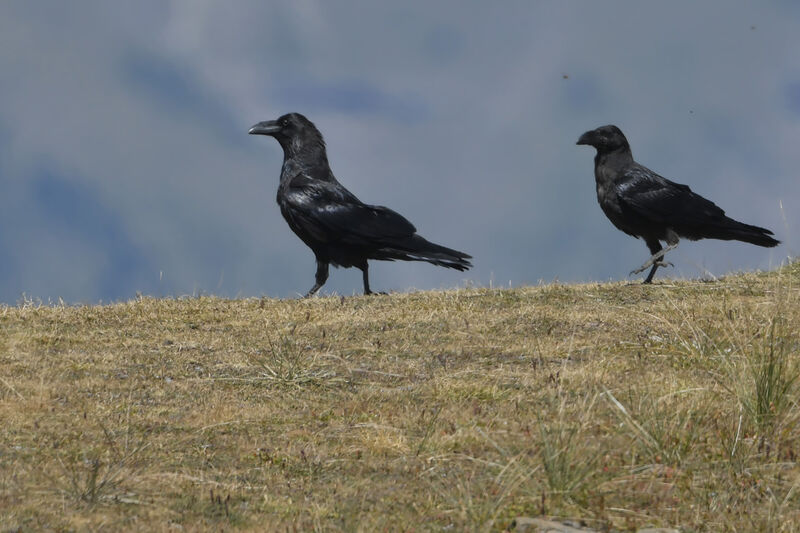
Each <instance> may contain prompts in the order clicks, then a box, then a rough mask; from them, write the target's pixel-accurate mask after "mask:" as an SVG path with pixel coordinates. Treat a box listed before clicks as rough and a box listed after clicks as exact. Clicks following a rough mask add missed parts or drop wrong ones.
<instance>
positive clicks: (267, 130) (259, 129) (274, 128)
mask: <svg viewBox="0 0 800 533" xmlns="http://www.w3.org/2000/svg"><path fill="white" fill-rule="evenodd" d="M279 131H281V127H280V125H278V121H277V120H266V121H264V122H259V123H258V124H256V125H255V126H253V127H252V128H250V131H248V132H247V133H249V134H250V135H275V134H276V133H278V132H279Z"/></svg>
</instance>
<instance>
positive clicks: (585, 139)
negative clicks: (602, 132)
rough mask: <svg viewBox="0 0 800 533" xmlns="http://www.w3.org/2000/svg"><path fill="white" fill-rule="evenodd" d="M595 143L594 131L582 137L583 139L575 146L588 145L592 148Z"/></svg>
mask: <svg viewBox="0 0 800 533" xmlns="http://www.w3.org/2000/svg"><path fill="white" fill-rule="evenodd" d="M593 141H594V130H592V131H587V132H586V133H584V134H583V135H581V138H580V139H578V142H576V143H575V144H588V145H590V146H591V144H592V142H593Z"/></svg>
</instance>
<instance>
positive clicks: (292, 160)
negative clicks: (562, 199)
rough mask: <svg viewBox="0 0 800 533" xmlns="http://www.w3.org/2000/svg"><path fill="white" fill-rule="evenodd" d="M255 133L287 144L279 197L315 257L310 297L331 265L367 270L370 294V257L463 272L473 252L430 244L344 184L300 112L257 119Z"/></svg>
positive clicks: (407, 224)
mask: <svg viewBox="0 0 800 533" xmlns="http://www.w3.org/2000/svg"><path fill="white" fill-rule="evenodd" d="M250 133H251V134H257V135H270V136H272V137H275V139H276V140H277V141H278V142H279V143H280V145H281V147H282V148H283V167H282V168H281V177H280V185H279V186H278V195H277V201H278V205H279V206H280V209H281V214H282V215H283V217H284V218H285V219H286V222H287V223H288V224H289V227H290V228H291V229H292V231H294V232H295V233H296V234H297V236H298V237H300V239H302V241H303V242H304V243H306V245H308V247H309V248H311V250H312V251H313V252H314V256H315V257H316V260H317V272H316V276H315V283H314V286H313V287H312V288H311V290H309V291H308V293H307V294H306V296H307V297H308V296H311V295H313V294H314V293H316V292H317V290H319V288H320V287H321V286H322V285H323V284H324V283H325V281H326V280H327V279H328V265H334V266H339V267H356V268H359V269H361V271H362V272H363V282H364V294H370V293H371V290H370V288H369V274H368V270H369V266H368V264H367V261H368V260H370V259H378V260H383V261H394V260H403V261H427V262H428V263H433V264H434V265H438V266H443V267H447V268H454V269H456V270H460V271H464V270H467V269H468V268H470V267H471V266H472V264H471V263H470V262H469V259H471V256H469V255H467V254H465V253H462V252H459V251H457V250H452V249H450V248H445V247H444V246H439V245H438V244H434V243H431V242H429V241H427V240H425V239H424V238H422V237H420V236H419V235H417V233H416V228H415V227H414V225H413V224H411V222H409V221H408V220H406V219H405V218H404V217H403V216H401V215H400V214H398V213H396V212H395V211H392V210H391V209H389V208H387V207H383V206H376V205H368V204H365V203H363V202H361V201H360V200H359V199H358V198H356V196H355V195H353V194H352V193H351V192H350V191H348V190H347V189H346V188H345V187H344V186H342V185H341V184H340V183H339V182H338V181H337V180H336V178H335V177H334V175H333V172H331V169H330V166H329V165H328V157H327V154H326V151H325V142H324V141H323V139H322V134H321V133H320V132H319V130H317V128H316V127H315V126H314V124H313V123H311V121H309V120H308V119H307V118H306V117H304V116H303V115H301V114H299V113H290V114H288V115H284V116H282V117H280V118H279V119H278V120H271V121H266V122H259V123H258V124H256V125H255V126H253V127H252V128H251V129H250Z"/></svg>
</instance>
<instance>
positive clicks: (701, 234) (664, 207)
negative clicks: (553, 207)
mask: <svg viewBox="0 0 800 533" xmlns="http://www.w3.org/2000/svg"><path fill="white" fill-rule="evenodd" d="M577 144H588V145H589V146H594V147H595V148H596V149H597V155H596V156H595V158H594V178H595V181H596V183H597V201H598V202H599V203H600V207H601V208H602V209H603V212H604V213H605V214H606V216H607V217H608V218H609V220H611V222H612V223H613V224H614V225H615V226H616V227H617V228H618V229H620V230H622V231H624V232H625V233H627V234H628V235H633V236H634V237H637V238H638V237H641V238H642V239H644V242H645V243H646V244H647V247H648V248H649V249H650V253H651V254H653V255H652V257H650V259H648V260H647V261H646V262H645V264H643V265H642V266H641V267H639V268H637V269H636V270H634V271H633V272H631V274H638V273H640V272H643V271H644V270H645V269H647V267H649V266H651V265H652V267H653V268H652V269H650V273H649V274H648V275H647V278H646V279H645V280H644V282H645V283H650V282H651V281H652V280H653V275H654V274H655V273H656V269H657V268H658V267H660V266H667V265H672V264H671V263H668V262H665V261H664V260H663V257H664V254H665V253H667V252H668V251H670V250H672V249H674V248H675V247H677V246H678V240H679V238H680V237H684V238H686V239H689V240H691V241H696V240H699V239H722V240H725V241H731V240H736V241H743V242H749V243H751V244H756V245H758V246H765V247H772V246H777V245H778V244H780V241H777V240H775V239H773V238H772V237H770V235H772V232H771V231H770V230H768V229H766V228H760V227H758V226H751V225H749V224H743V223H742V222H738V221H736V220H733V219H732V218H729V217H727V216H725V211H723V210H722V209H720V208H719V207H717V206H716V205H715V204H714V202H712V201H710V200H707V199H705V198H703V197H702V196H700V195H699V194H696V193H694V192H692V190H691V189H690V188H689V187H688V186H687V185H681V184H680V183H675V182H672V181H670V180H668V179H666V178H663V177H661V176H659V175H658V174H656V173H655V172H653V171H652V170H650V169H649V168H647V167H644V166H642V165H640V164H639V163H637V162H636V161H634V160H633V154H631V147H630V145H629V144H628V140H627V139H626V138H625V135H623V134H622V131H620V129H619V128H618V127H616V126H613V125H608V126H601V127H599V128H597V129H595V130H592V131H587V132H586V133H584V134H583V135H581V138H580V139H578V142H577ZM659 241H665V242H666V243H667V247H666V248H662V247H661V243H660V242H659Z"/></svg>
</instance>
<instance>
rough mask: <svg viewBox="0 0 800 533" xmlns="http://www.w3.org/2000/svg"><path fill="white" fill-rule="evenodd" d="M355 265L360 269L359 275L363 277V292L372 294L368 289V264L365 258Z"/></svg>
mask: <svg viewBox="0 0 800 533" xmlns="http://www.w3.org/2000/svg"><path fill="white" fill-rule="evenodd" d="M356 266H357V267H358V268H359V269H361V277H362V278H363V279H364V294H372V291H371V290H369V264H367V261H366V260H365V261H364V262H363V263H362V264H360V265H356Z"/></svg>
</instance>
